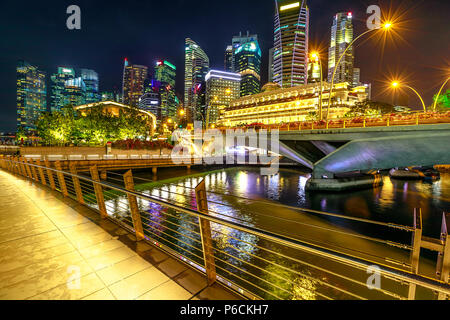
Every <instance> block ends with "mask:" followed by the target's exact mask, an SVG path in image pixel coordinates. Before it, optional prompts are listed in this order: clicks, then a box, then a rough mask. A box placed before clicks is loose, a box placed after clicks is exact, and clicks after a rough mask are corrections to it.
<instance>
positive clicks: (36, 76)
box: [16, 60, 47, 131]
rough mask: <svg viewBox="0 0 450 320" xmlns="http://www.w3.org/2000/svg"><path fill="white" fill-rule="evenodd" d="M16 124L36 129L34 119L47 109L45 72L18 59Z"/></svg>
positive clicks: (28, 128)
mask: <svg viewBox="0 0 450 320" xmlns="http://www.w3.org/2000/svg"><path fill="white" fill-rule="evenodd" d="M16 72H17V126H18V127H21V128H23V129H24V130H25V131H30V130H34V129H36V120H37V119H38V118H39V115H40V114H41V112H45V111H46V110H47V88H46V85H45V73H44V72H43V71H40V70H39V69H38V68H37V67H35V66H32V65H30V64H29V63H27V62H25V61H23V60H20V61H19V62H18V64H17V69H16Z"/></svg>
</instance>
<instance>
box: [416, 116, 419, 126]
mask: <svg viewBox="0 0 450 320" xmlns="http://www.w3.org/2000/svg"><path fill="white" fill-rule="evenodd" d="M416 125H417V126H418V125H419V113H417V114H416Z"/></svg>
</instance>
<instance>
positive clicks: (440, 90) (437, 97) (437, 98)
mask: <svg viewBox="0 0 450 320" xmlns="http://www.w3.org/2000/svg"><path fill="white" fill-rule="evenodd" d="M449 80H450V77H448V78H447V80H445V82H444V84H443V85H442V87H441V89H439V92H438V94H437V96H436V99H435V100H434V104H433V111H436V105H437V102H438V100H439V96H440V95H441V92H442V90H443V89H444V87H445V85H446V84H447V82H448V81H449Z"/></svg>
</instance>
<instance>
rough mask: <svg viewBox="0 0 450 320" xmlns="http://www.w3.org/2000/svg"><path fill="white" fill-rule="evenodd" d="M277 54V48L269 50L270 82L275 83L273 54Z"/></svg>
mask: <svg viewBox="0 0 450 320" xmlns="http://www.w3.org/2000/svg"><path fill="white" fill-rule="evenodd" d="M274 52H275V48H270V49H269V78H268V80H269V82H273V67H274V66H273V53H274Z"/></svg>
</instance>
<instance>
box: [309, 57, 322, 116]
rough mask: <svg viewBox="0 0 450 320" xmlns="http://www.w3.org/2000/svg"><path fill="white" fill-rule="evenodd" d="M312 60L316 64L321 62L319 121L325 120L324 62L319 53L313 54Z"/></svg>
mask: <svg viewBox="0 0 450 320" xmlns="http://www.w3.org/2000/svg"><path fill="white" fill-rule="evenodd" d="M311 59H312V60H313V61H315V62H319V67H320V97H319V120H320V121H322V120H323V116H322V93H323V73H322V61H321V60H320V56H319V53H318V52H313V53H312V54H311Z"/></svg>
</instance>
